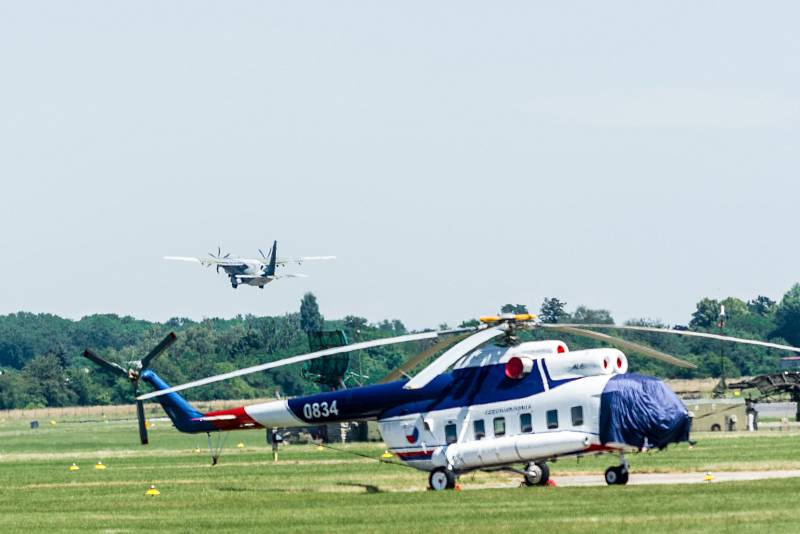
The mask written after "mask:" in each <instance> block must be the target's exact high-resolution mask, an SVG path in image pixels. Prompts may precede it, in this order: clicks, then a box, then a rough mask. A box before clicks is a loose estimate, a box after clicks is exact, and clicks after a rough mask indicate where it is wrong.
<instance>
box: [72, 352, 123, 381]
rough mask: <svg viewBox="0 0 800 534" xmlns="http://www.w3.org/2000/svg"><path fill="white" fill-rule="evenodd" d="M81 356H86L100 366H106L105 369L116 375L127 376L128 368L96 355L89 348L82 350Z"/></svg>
mask: <svg viewBox="0 0 800 534" xmlns="http://www.w3.org/2000/svg"><path fill="white" fill-rule="evenodd" d="M83 356H84V357H85V358H88V359H90V360H92V361H93V362H94V363H96V364H97V365H99V366H101V367H104V368H106V369H107V370H109V371H111V372H114V373H116V374H118V375H122V376H124V377H127V376H128V370H127V369H125V368H123V367H122V366H120V365H118V364H116V363H114V362H110V361H108V360H106V359H105V358H101V357H100V356H98V355H97V354H95V353H94V352H92V351H90V350H89V349H86V350H85V351H83Z"/></svg>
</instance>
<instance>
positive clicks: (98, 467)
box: [94, 462, 106, 471]
mask: <svg viewBox="0 0 800 534" xmlns="http://www.w3.org/2000/svg"><path fill="white" fill-rule="evenodd" d="M94 468H95V469H97V470H98V471H100V470H102V469H105V468H106V464H104V463H103V462H97V463H96V464H94Z"/></svg>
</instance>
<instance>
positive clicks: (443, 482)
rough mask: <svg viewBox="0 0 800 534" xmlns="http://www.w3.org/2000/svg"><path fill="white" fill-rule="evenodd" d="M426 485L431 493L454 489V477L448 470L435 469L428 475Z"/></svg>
mask: <svg viewBox="0 0 800 534" xmlns="http://www.w3.org/2000/svg"><path fill="white" fill-rule="evenodd" d="M428 485H429V486H430V488H431V489H432V490H433V491H444V490H446V489H453V488H455V487H456V475H455V473H453V472H452V471H451V470H450V469H446V468H444V467H437V468H436V469H434V470H433V471H431V474H430V475H428Z"/></svg>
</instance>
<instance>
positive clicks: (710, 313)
mask: <svg viewBox="0 0 800 534" xmlns="http://www.w3.org/2000/svg"><path fill="white" fill-rule="evenodd" d="M717 319H719V301H717V300H714V299H709V298H705V299H703V300H701V301H700V302H698V303H697V309H696V310H695V311H694V313H693V314H692V320H691V321H689V326H691V327H692V328H711V327H713V326H714V325H716V324H717Z"/></svg>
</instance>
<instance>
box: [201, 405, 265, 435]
mask: <svg viewBox="0 0 800 534" xmlns="http://www.w3.org/2000/svg"><path fill="white" fill-rule="evenodd" d="M219 415H233V416H235V417H236V418H235V419H218V420H215V421H209V423H211V424H212V425H214V426H215V427H217V430H240V429H248V428H264V427H263V426H262V425H261V424H260V423H259V422H258V421H256V420H255V419H253V418H252V417H250V416H249V415H247V412H245V411H244V407H243V406H240V407H238V408H231V409H230V410H219V411H217V412H208V413H207V414H203V417H216V416H219Z"/></svg>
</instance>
